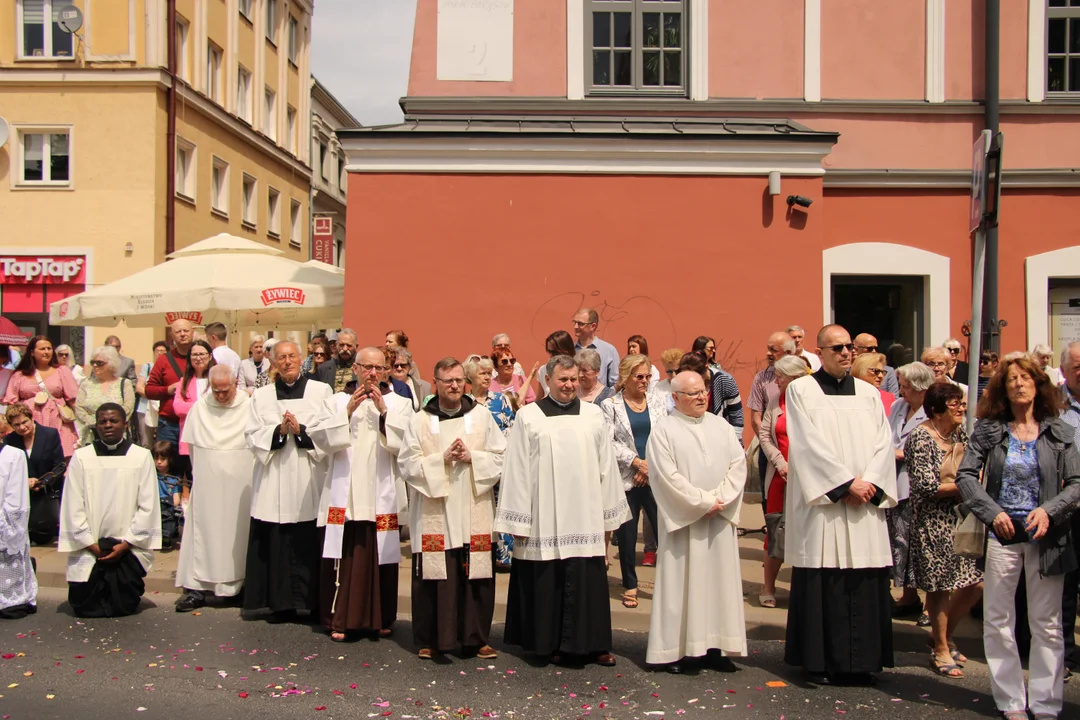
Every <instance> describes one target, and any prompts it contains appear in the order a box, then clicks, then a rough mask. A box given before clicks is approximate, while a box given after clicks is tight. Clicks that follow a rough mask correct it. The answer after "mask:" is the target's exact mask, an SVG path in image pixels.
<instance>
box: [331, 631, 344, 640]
mask: <svg viewBox="0 0 1080 720" xmlns="http://www.w3.org/2000/svg"><path fill="white" fill-rule="evenodd" d="M330 639H331V640H333V641H334V642H345V633H343V632H332V633H330Z"/></svg>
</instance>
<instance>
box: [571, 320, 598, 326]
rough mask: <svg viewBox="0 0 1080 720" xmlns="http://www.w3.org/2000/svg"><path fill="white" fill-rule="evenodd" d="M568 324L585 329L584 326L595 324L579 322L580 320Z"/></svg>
mask: <svg viewBox="0 0 1080 720" xmlns="http://www.w3.org/2000/svg"><path fill="white" fill-rule="evenodd" d="M570 322H572V323H573V324H574V327H585V326H586V325H595V324H596V323H594V322H588V321H586V322H581V321H580V320H571V321H570Z"/></svg>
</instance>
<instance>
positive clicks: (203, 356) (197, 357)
mask: <svg viewBox="0 0 1080 720" xmlns="http://www.w3.org/2000/svg"><path fill="white" fill-rule="evenodd" d="M188 357H190V358H191V359H192V360H205V359H206V358H208V357H210V353H205V352H201V353H191V355H189V356H188Z"/></svg>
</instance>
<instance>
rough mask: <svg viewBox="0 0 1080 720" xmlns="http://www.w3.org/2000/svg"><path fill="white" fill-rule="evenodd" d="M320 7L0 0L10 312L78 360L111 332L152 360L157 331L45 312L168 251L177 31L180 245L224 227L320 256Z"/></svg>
mask: <svg viewBox="0 0 1080 720" xmlns="http://www.w3.org/2000/svg"><path fill="white" fill-rule="evenodd" d="M172 2H175V8H176V9H175V13H176V22H175V24H174V25H172V27H171V28H170V25H171V23H170V22H169V18H170V14H169V10H170V5H171V4H172ZM72 5H74V6H75V7H76V8H78V9H79V11H80V15H81V26H80V27H79V28H78V29H77V30H75V32H70V29H71V28H72V27H73V26H74V25H78V24H79V23H78V22H77V20H76V19H74V18H72V17H64V16H65V15H68V16H70V15H71V13H68V12H66V9H67V8H69V7H70V6H72ZM312 10H313V0H0V116H2V117H3V118H4V120H5V121H6V125H7V126H8V128H9V129H10V133H9V137H8V139H7V142H6V143H5V144H4V145H3V146H0V313H2V314H3V315H4V316H5V317H9V318H11V319H13V320H15V321H16V323H17V324H19V325H20V326H21V327H23V328H24V329H25V330H27V331H34V332H42V333H45V334H48V335H49V336H50V337H51V339H52V340H53V342H54V343H61V342H65V343H68V344H71V345H72V346H73V347H74V348H75V350H76V353H75V355H76V357H77V358H79V357H81V356H82V355H83V354H84V352H85V351H86V350H89V349H90V348H92V347H94V346H97V345H100V344H102V343H103V341H104V339H105V337H106V336H107V335H109V334H114V333H115V334H117V335H119V336H120V338H121V340H122V342H123V344H124V354H125V355H129V356H131V357H135V358H136V359H137V360H140V361H141V360H149V359H150V355H151V344H152V342H153V340H154V339H156V338H160V337H161V336H162V332H163V329H162V331H158V332H156V333H155V332H154V331H151V330H131V329H127V328H126V327H124V326H123V325H121V326H120V327H119V328H117V329H116V330H115V331H114V330H104V329H92V328H86V329H85V331H84V330H83V329H82V328H49V327H48V323H47V319H48V305H49V303H51V302H54V301H56V300H59V299H62V298H63V297H66V296H68V295H72V294H74V293H77V292H81V291H82V290H84V289H88V288H91V287H94V286H97V285H101V284H105V283H108V282H112V281H114V280H117V279H119V278H122V277H125V276H127V275H130V274H132V273H134V272H137V271H139V270H142V269H144V268H146V267H149V266H151V265H154V264H157V263H160V262H163V261H164V259H165V253H166V237H167V229H166V226H167V220H166V218H167V214H168V202H167V200H168V198H169V195H168V189H169V185H170V183H169V179H170V176H169V172H168V158H169V152H170V151H169V144H168V133H167V128H168V120H169V116H168V107H169V103H168V94H169V88H170V84H171V83H172V78H171V77H170V73H169V71H168V39H169V36H168V33H169V32H170V31H171V32H173V33H175V38H176V50H177V67H176V87H177V98H176V173H175V176H174V182H175V207H174V212H175V221H174V222H175V236H174V237H175V240H174V243H175V249H180V248H183V247H185V246H187V245H190V244H191V243H194V242H197V241H199V240H202V239H204V238H206V237H209V236H212V235H215V234H217V233H222V232H228V233H231V234H234V235H237V236H239V237H244V238H248V239H251V240H255V241H258V242H262V243H266V244H268V245H271V246H274V247H278V248H280V249H281V250H282V251H284V252H285V254H286V256H287V257H290V258H292V259H296V260H300V261H303V260H306V259H308V257H309V254H310V240H309V228H310V210H309V206H310V196H311V167H310V152H311V149H310V140H309V138H310V137H311V96H310V92H309V88H310V86H311V69H310V52H309V44H310V37H311V17H312Z"/></svg>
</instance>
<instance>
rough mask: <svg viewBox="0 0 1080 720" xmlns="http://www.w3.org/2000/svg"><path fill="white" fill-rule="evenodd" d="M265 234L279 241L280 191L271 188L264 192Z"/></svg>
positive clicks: (268, 187)
mask: <svg viewBox="0 0 1080 720" xmlns="http://www.w3.org/2000/svg"><path fill="white" fill-rule="evenodd" d="M266 234H267V235H269V236H270V237H272V238H273V239H275V240H280V239H281V191H280V190H278V189H277V188H275V187H273V186H267V190H266Z"/></svg>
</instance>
